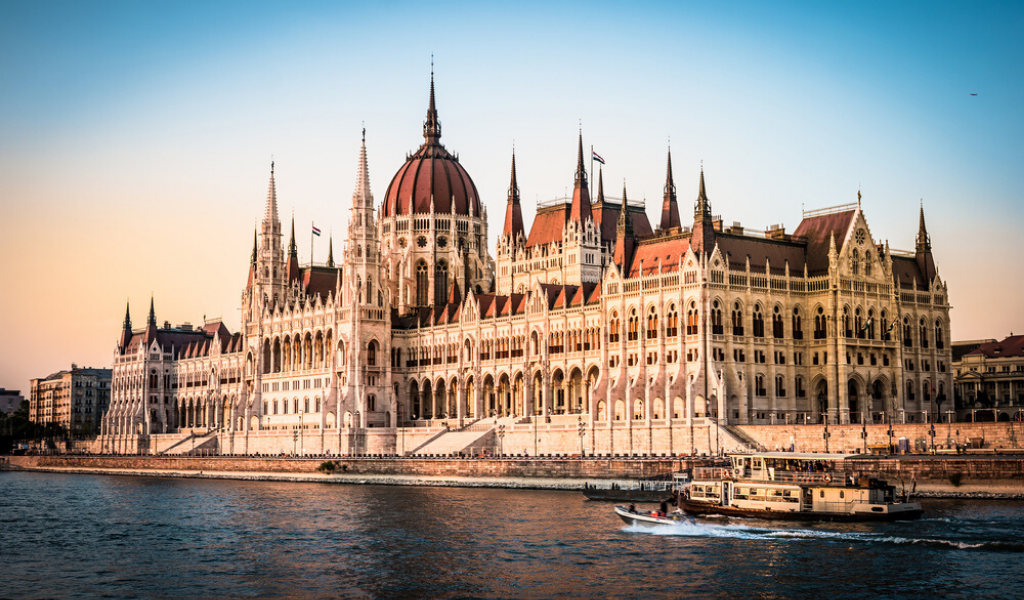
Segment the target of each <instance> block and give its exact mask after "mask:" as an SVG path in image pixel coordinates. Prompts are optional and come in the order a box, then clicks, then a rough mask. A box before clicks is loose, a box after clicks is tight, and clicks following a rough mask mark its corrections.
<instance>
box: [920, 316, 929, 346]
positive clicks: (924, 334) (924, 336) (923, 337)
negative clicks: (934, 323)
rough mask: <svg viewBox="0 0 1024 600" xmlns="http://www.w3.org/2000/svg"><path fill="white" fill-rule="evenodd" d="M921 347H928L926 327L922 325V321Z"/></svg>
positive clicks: (922, 321) (922, 323) (922, 322)
mask: <svg viewBox="0 0 1024 600" xmlns="http://www.w3.org/2000/svg"><path fill="white" fill-rule="evenodd" d="M920 328H921V347H922V348H927V347H928V326H927V325H925V324H924V319H921V324H920Z"/></svg>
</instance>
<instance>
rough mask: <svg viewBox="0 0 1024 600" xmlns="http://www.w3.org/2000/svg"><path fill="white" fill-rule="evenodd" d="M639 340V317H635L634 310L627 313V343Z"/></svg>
mask: <svg viewBox="0 0 1024 600" xmlns="http://www.w3.org/2000/svg"><path fill="white" fill-rule="evenodd" d="M638 339H640V317H638V316H637V315H636V310H635V309H634V310H632V311H631V312H630V313H629V341H631V342H635V341H636V340H638Z"/></svg>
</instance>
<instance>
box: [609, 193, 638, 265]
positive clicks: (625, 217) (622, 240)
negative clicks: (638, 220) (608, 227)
mask: <svg viewBox="0 0 1024 600" xmlns="http://www.w3.org/2000/svg"><path fill="white" fill-rule="evenodd" d="M635 245H636V240H635V238H634V237H633V219H631V218H630V217H629V199H628V198H627V197H626V181H625V180H623V181H622V207H621V208H620V209H619V222H618V224H617V226H616V229H615V255H614V256H613V257H612V260H613V261H614V262H615V264H617V265H619V268H620V269H622V271H623V274H626V275H627V276H628V274H627V270H628V269H629V265H630V263H631V262H632V261H633V247H634V246H635Z"/></svg>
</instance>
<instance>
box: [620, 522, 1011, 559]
mask: <svg viewBox="0 0 1024 600" xmlns="http://www.w3.org/2000/svg"><path fill="white" fill-rule="evenodd" d="M622 531H625V532H629V533H647V534H651V535H660V536H682V537H699V538H729V539H739V540H760V541H765V540H775V541H793V542H801V541H828V542H844V543H851V542H853V543H862V544H888V545H896V546H900V545H908V544H909V545H919V546H930V547H936V548H953V549H957V550H968V551H979V550H980V551H987V552H1011V553H1024V543H1017V542H1000V541H976V540H944V539H933V538H911V537H902V536H894V535H890V534H887V533H863V532H849V531H827V530H818V529H770V528H761V527H750V526H748V525H730V524H724V525H723V524H710V523H701V522H699V521H698V522H696V523H691V522H686V521H684V522H680V523H677V524H671V525H656V526H644V525H630V526H627V527H624V528H623V529H622Z"/></svg>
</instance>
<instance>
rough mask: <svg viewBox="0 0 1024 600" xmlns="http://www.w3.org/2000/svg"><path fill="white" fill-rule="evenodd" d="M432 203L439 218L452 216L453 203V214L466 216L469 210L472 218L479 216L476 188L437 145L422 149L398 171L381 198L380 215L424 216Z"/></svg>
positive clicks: (460, 167) (478, 196)
mask: <svg viewBox="0 0 1024 600" xmlns="http://www.w3.org/2000/svg"><path fill="white" fill-rule="evenodd" d="M431 199H433V201H434V212H435V213H438V214H442V215H443V214H449V213H451V211H452V202H454V203H455V214H458V215H468V214H469V211H470V206H472V208H473V214H474V215H477V216H479V215H480V194H478V193H477V190H476V184H474V183H473V180H472V179H471V178H470V177H469V173H466V169H464V168H463V167H462V165H461V164H459V162H458V160H457V159H456V158H455V157H453V156H452V155H451V154H449V153H448V151H447V150H445V149H444V147H443V146H440V145H437V146H426V145H425V146H421V147H420V149H419V151H417V152H416V154H414V155H413V156H411V157H410V158H409V160H407V161H406V163H405V164H404V165H402V166H401V168H399V169H398V172H397V173H395V177H394V178H393V179H392V180H391V183H390V184H389V185H388V190H387V192H386V193H385V195H384V206H383V211H382V212H383V214H384V215H394V214H402V215H404V214H410V213H420V214H426V213H429V212H430V201H431Z"/></svg>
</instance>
